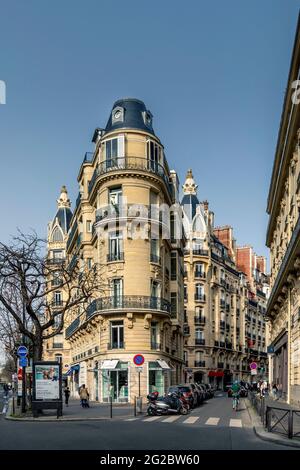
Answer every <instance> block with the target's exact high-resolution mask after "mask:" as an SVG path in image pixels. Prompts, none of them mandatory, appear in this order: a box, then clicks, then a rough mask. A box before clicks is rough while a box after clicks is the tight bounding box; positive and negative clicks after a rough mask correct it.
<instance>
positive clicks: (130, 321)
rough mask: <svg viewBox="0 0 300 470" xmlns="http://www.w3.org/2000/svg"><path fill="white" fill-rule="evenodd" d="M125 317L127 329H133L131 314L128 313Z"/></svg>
mask: <svg viewBox="0 0 300 470" xmlns="http://www.w3.org/2000/svg"><path fill="white" fill-rule="evenodd" d="M126 317H127V328H133V313H131V312H128V313H127V314H126Z"/></svg>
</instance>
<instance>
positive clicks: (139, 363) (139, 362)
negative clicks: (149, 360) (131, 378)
mask: <svg viewBox="0 0 300 470" xmlns="http://www.w3.org/2000/svg"><path fill="white" fill-rule="evenodd" d="M133 362H134V363H135V365H136V366H142V365H143V364H144V362H145V358H144V356H143V355H142V354H136V355H135V356H134V358H133Z"/></svg>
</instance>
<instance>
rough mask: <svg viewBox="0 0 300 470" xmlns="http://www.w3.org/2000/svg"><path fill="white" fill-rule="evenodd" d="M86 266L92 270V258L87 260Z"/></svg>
mask: <svg viewBox="0 0 300 470" xmlns="http://www.w3.org/2000/svg"><path fill="white" fill-rule="evenodd" d="M86 265H87V268H88V269H91V268H92V266H93V259H92V258H87V259H86Z"/></svg>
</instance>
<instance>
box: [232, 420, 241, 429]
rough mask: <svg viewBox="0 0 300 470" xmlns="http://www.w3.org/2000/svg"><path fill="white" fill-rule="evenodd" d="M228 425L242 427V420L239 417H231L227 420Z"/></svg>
mask: <svg viewBox="0 0 300 470" xmlns="http://www.w3.org/2000/svg"><path fill="white" fill-rule="evenodd" d="M229 426H230V427H231V428H242V427H243V425H242V420H241V419H231V420H230V421H229Z"/></svg>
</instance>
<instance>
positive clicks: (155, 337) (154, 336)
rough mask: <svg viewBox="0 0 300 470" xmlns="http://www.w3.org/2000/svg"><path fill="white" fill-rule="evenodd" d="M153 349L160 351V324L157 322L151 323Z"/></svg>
mask: <svg viewBox="0 0 300 470" xmlns="http://www.w3.org/2000/svg"><path fill="white" fill-rule="evenodd" d="M150 334H151V349H159V344H158V323H157V322H156V321H152V322H151V332H150Z"/></svg>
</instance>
